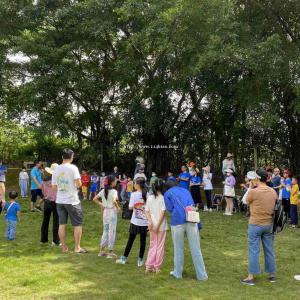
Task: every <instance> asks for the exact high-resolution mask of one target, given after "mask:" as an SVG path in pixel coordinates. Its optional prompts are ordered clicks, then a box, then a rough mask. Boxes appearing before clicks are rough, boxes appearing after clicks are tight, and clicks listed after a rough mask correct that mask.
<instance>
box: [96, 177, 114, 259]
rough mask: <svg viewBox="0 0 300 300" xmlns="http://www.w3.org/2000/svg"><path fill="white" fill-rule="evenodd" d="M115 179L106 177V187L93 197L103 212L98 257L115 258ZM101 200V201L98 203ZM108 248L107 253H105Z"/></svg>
mask: <svg viewBox="0 0 300 300" xmlns="http://www.w3.org/2000/svg"><path fill="white" fill-rule="evenodd" d="M116 186H117V179H116V177H115V176H114V175H108V176H107V185H106V186H105V188H104V189H103V190H102V191H101V192H100V193H99V194H98V195H96V196H95V197H94V199H93V201H94V203H96V204H97V205H99V206H100V207H101V209H102V210H103V234H102V237H101V241H100V252H99V254H98V256H104V257H105V256H106V257H107V258H115V257H116V254H114V246H115V240H116V228H117V221H118V211H119V210H120V207H119V205H118V200H119V197H118V192H117V191H116V190H115V187H116ZM99 199H101V201H99ZM105 247H108V251H109V252H108V253H106V252H105Z"/></svg>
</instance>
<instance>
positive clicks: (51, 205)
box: [41, 164, 59, 246]
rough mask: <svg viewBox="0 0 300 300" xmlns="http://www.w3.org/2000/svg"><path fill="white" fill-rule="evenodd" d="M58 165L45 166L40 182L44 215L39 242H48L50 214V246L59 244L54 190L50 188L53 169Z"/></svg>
mask: <svg viewBox="0 0 300 300" xmlns="http://www.w3.org/2000/svg"><path fill="white" fill-rule="evenodd" d="M57 167H58V164H52V165H51V167H50V168H48V167H46V168H45V171H46V172H45V174H44V176H43V177H44V178H43V183H42V192H43V195H44V201H45V202H44V215H43V222H42V227H41V243H42V244H46V243H48V233H49V223H50V218H51V215H52V218H53V240H52V246H59V237H58V228H59V222H58V214H57V210H56V194H57V193H56V191H54V190H53V189H52V183H51V180H52V174H53V172H54V171H55V169H56V168H57Z"/></svg>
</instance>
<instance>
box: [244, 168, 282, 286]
mask: <svg viewBox="0 0 300 300" xmlns="http://www.w3.org/2000/svg"><path fill="white" fill-rule="evenodd" d="M256 174H257V180H256V181H257V182H256V185H257V187H256V188H255V189H251V190H250V191H249V193H248V195H247V198H246V202H247V204H248V205H249V207H250V219H249V225H248V277H247V278H245V279H243V280H242V281H241V282H242V283H243V284H246V285H255V282H254V276H255V275H258V274H260V273H261V270H260V264H259V257H260V243H261V242H262V245H263V251H264V258H265V272H266V273H268V274H269V275H268V280H269V282H271V283H273V282H275V281H276V278H275V272H276V263H275V253H274V234H273V233H272V229H273V225H272V223H273V214H274V209H275V203H276V200H277V194H276V192H275V191H274V189H272V188H270V187H268V186H267V184H266V182H267V179H268V173H267V172H266V171H265V170H263V169H261V170H258V171H257V172H256Z"/></svg>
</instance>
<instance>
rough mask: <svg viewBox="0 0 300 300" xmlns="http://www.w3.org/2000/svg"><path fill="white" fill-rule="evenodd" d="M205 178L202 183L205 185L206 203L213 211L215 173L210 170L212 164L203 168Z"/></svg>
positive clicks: (208, 208)
mask: <svg viewBox="0 0 300 300" xmlns="http://www.w3.org/2000/svg"><path fill="white" fill-rule="evenodd" d="M202 170H203V179H202V185H203V186H204V193H205V197H206V205H207V210H208V211H210V212H211V211H212V200H211V197H212V190H213V185H212V182H211V181H212V176H213V174H212V173H211V172H210V166H206V167H204V168H203V169H202Z"/></svg>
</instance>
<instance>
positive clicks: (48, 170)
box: [45, 163, 58, 175]
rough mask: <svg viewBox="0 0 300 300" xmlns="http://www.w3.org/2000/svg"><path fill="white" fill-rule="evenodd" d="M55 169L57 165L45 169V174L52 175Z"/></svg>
mask: <svg viewBox="0 0 300 300" xmlns="http://www.w3.org/2000/svg"><path fill="white" fill-rule="evenodd" d="M57 167H58V164H56V163H54V164H52V165H51V166H50V168H48V167H46V168H45V170H46V172H47V173H49V174H51V175H52V174H53V173H54V171H55V169H56V168H57Z"/></svg>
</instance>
